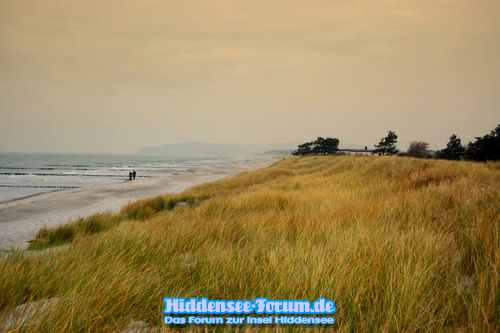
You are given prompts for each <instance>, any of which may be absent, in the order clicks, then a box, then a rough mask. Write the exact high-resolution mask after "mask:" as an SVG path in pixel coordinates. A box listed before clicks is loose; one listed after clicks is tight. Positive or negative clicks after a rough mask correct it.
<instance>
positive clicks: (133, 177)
mask: <svg viewBox="0 0 500 333" xmlns="http://www.w3.org/2000/svg"><path fill="white" fill-rule="evenodd" d="M132 179H135V170H134V172H132Z"/></svg>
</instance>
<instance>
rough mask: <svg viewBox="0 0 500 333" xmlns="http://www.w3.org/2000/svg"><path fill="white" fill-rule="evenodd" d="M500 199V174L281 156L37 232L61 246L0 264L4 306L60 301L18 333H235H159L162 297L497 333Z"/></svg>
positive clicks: (366, 327)
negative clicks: (323, 309) (254, 303)
mask: <svg viewBox="0 0 500 333" xmlns="http://www.w3.org/2000/svg"><path fill="white" fill-rule="evenodd" d="M499 189H500V163H486V164H484V163H469V162H449V161H435V160H418V159H411V158H396V157H353V156H344V157H304V158H289V159H286V160H283V161H280V162H278V163H276V164H275V165H273V166H271V167H269V168H266V169H262V170H258V171H255V172H249V173H242V174H239V175H237V176H234V177H231V178H228V179H225V180H222V181H217V182H214V183H208V184H205V185H201V186H197V187H194V188H192V189H190V190H188V191H186V192H184V193H182V194H180V195H177V196H165V197H157V198H152V199H147V200H143V201H140V202H137V203H134V204H132V205H130V206H128V207H125V208H124V209H123V210H122V212H121V213H120V214H118V215H109V214H101V215H96V216H93V217H91V218H88V219H85V220H79V221H75V222H73V223H72V224H70V225H67V226H64V227H59V228H56V229H51V230H42V231H41V232H40V233H39V235H38V237H37V240H36V242H35V243H33V244H32V246H31V247H32V249H44V248H47V247H51V246H55V245H61V244H64V243H67V244H69V245H67V246H63V247H59V248H60V250H58V251H47V250H43V251H39V250H30V251H16V252H13V253H10V254H9V255H7V256H5V257H4V258H2V259H1V261H0V281H1V283H0V309H1V310H3V311H7V310H8V309H12V308H14V307H15V306H17V305H20V304H22V303H26V302H27V301H29V300H41V299H51V298H55V297H57V301H55V302H53V306H52V307H51V308H50V311H49V312H48V313H44V314H40V315H38V316H34V317H33V318H32V320H30V321H29V322H27V323H24V324H22V331H28V332H29V331H42V332H49V331H63V330H69V331H82V332H84V331H85V332H89V331H116V330H120V329H121V328H123V327H124V326H125V325H126V324H127V323H128V322H129V321H131V320H142V321H145V322H147V323H150V324H151V325H153V326H155V327H156V328H158V329H161V330H164V331H167V330H168V329H170V330H179V331H192V330H205V329H214V328H218V329H233V330H234V329H236V328H237V327H225V328H224V327H221V326H218V327H216V326H209V327H203V326H202V327H197V326H175V327H167V326H165V325H162V318H163V314H162V308H163V303H162V299H163V297H186V298H188V297H191V296H195V297H208V298H212V299H241V300H244V299H250V300H253V299H254V298H256V297H267V298H269V299H309V300H315V299H317V298H318V297H326V298H327V299H331V300H334V301H335V303H336V306H337V312H336V313H335V314H334V318H335V324H334V326H333V327H335V328H336V329H337V330H338V331H339V332H343V331H346V332H347V331H352V332H372V331H425V332H438V331H448V330H449V331H450V332H465V331H466V330H469V331H471V332H488V331H489V332H494V331H498V330H499V329H500V324H499V318H500V312H499V309H500V294H499V285H498V284H499V274H500V273H499V272H500V217H499V206H500V191H499ZM54 248H57V247H54ZM18 327H19V326H18ZM250 328H254V329H258V330H262V329H263V328H264V327H259V326H243V327H240V329H248V330H249V329H250ZM267 328H268V329H269V327H267ZM275 328H276V327H274V328H272V329H275ZM281 328H282V329H285V330H303V329H304V328H305V327H304V326H292V325H289V326H282V327H281ZM309 328H310V329H323V330H325V331H329V330H330V329H331V326H314V327H312V326H309Z"/></svg>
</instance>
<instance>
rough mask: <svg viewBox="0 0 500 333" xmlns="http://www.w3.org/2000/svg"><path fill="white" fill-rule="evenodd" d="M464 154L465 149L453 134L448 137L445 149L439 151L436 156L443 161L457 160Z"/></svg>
mask: <svg viewBox="0 0 500 333" xmlns="http://www.w3.org/2000/svg"><path fill="white" fill-rule="evenodd" d="M464 152H465V148H464V146H462V142H461V141H460V138H458V137H457V136H456V135H455V134H453V135H452V136H450V141H448V143H447V144H446V148H444V149H442V150H440V151H439V152H438V154H437V156H438V158H442V159H445V160H459V159H460V157H462V156H463V155H464Z"/></svg>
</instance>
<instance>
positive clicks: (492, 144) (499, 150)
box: [465, 125, 500, 161]
mask: <svg viewBox="0 0 500 333" xmlns="http://www.w3.org/2000/svg"><path fill="white" fill-rule="evenodd" d="M465 156H466V158H468V159H471V160H474V161H488V160H490V161H496V160H500V125H498V126H497V127H496V128H495V129H494V130H493V131H491V133H490V134H486V135H485V136H483V137H476V141H474V142H469V144H468V146H467V150H466V151H465Z"/></svg>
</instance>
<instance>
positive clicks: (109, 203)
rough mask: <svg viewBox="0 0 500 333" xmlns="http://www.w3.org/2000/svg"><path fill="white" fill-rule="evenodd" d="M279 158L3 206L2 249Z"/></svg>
mask: <svg viewBox="0 0 500 333" xmlns="http://www.w3.org/2000/svg"><path fill="white" fill-rule="evenodd" d="M278 159H280V158H279V157H276V156H265V157H263V158H261V159H258V160H252V161H248V162H243V163H234V164H230V165H226V166H220V167H207V168H199V169H195V170H192V171H191V172H186V173H182V174H178V175H174V176H165V177H155V178H150V179H136V180H134V181H127V182H124V183H120V184H113V185H104V186H96V187H86V188H78V189H68V190H61V191H55V192H49V193H43V194H39V195H35V196H31V197H27V198H23V199H18V200H14V201H10V202H6V203H1V204H0V248H6V247H11V246H21V247H23V246H26V245H27V241H29V240H30V239H33V237H34V236H35V235H36V233H37V232H38V230H40V228H41V227H43V226H49V227H50V226H55V225H58V224H61V223H65V222H68V221H70V220H73V219H76V218H78V217H85V216H88V215H92V214H95V213H98V212H105V211H112V212H117V211H119V210H120V208H122V207H123V206H124V205H126V204H128V203H130V202H132V201H135V200H138V199H142V198H145V197H149V196H154V195H159V194H164V193H179V192H182V191H184V190H186V189H188V188H189V187H192V186H194V185H198V184H202V183H205V182H209V181H214V180H218V179H221V178H225V177H228V176H232V175H235V174H237V173H239V172H243V171H251V170H256V169H260V168H264V167H267V166H269V165H271V164H272V163H274V162H276V161H277V160H278Z"/></svg>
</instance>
